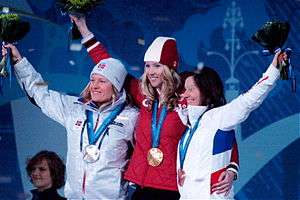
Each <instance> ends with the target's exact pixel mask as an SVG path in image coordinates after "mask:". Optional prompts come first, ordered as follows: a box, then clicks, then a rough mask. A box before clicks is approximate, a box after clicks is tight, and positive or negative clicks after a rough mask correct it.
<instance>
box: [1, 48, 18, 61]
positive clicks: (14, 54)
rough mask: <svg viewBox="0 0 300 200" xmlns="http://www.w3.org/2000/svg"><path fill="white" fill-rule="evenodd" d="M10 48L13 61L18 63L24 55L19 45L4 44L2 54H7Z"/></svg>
mask: <svg viewBox="0 0 300 200" xmlns="http://www.w3.org/2000/svg"><path fill="white" fill-rule="evenodd" d="M8 48H9V49H10V50H11V58H12V61H13V63H14V64H16V63H18V62H19V61H20V60H21V59H22V56H21V54H20V52H19V50H18V49H17V47H16V46H15V45H13V44H6V45H2V56H6V54H7V49H8Z"/></svg>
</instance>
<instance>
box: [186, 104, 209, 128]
mask: <svg viewBox="0 0 300 200" xmlns="http://www.w3.org/2000/svg"><path fill="white" fill-rule="evenodd" d="M206 110H207V106H191V105H188V107H187V116H188V120H189V122H190V125H192V126H194V125H195V123H196V121H197V120H198V118H199V117H200V116H201V115H202V114H203V113H204V112H205V111H206Z"/></svg>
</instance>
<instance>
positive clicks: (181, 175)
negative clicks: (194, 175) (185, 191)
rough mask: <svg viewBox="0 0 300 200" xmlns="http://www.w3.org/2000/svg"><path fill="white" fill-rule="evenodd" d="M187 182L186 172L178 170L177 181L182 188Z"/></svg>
mask: <svg viewBox="0 0 300 200" xmlns="http://www.w3.org/2000/svg"><path fill="white" fill-rule="evenodd" d="M184 180H185V172H184V171H183V170H182V169H178V171H177V181H178V185H179V186H180V187H182V186H183V184H184Z"/></svg>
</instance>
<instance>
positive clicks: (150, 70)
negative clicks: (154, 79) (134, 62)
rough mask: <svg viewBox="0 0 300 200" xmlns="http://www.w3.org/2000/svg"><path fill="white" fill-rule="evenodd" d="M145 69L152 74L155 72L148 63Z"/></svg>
mask: <svg viewBox="0 0 300 200" xmlns="http://www.w3.org/2000/svg"><path fill="white" fill-rule="evenodd" d="M147 69H148V73H149V74H154V73H155V69H154V67H153V66H151V65H150V66H149V67H148V68H147Z"/></svg>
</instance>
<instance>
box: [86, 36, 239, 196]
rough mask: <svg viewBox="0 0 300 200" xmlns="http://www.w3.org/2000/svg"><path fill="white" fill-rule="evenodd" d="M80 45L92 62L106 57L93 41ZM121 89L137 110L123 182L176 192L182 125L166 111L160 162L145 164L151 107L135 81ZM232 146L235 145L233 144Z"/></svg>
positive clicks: (148, 144) (234, 154) (103, 49)
mask: <svg viewBox="0 0 300 200" xmlns="http://www.w3.org/2000/svg"><path fill="white" fill-rule="evenodd" d="M84 45H85V46H86V48H87V49H88V52H89V55H90V56H91V58H92V59H93V61H94V62H95V63H98V62H100V61H101V60H102V59H105V58H109V57H110V55H109V54H108V53H107V51H106V50H105V48H104V47H103V46H102V45H101V44H100V43H98V42H97V41H96V40H95V38H92V39H91V40H89V41H88V42H86V43H85V44H84ZM125 88H126V90H127V91H128V92H129V93H130V94H131V96H132V97H133V100H134V103H135V104H136V105H137V106H138V107H139V108H140V114H139V117H138V120H137V122H136V128H135V147H134V151H133V155H132V157H131V159H130V162H129V166H128V169H127V170H126V172H125V176H124V177H125V179H127V180H128V181H131V182H133V183H136V184H138V185H140V186H142V187H143V186H146V187H152V188H157V189H164V190H173V191H178V189H177V180H176V177H177V175H176V155H177V145H178V142H179V140H180V138H181V136H182V134H183V132H184V130H185V128H186V127H185V125H184V124H183V123H182V121H181V120H180V118H179V116H178V114H177V112H176V111H170V110H169V111H168V113H167V117H166V118H165V120H164V123H163V126H162V128H161V134H160V144H159V148H160V149H161V150H162V152H163V154H164V159H163V161H162V163H161V164H160V165H159V166H157V167H152V166H150V165H149V164H148V162H147V153H148V151H149V149H150V148H151V120H152V111H151V107H150V106H149V105H148V104H147V100H146V97H145V96H144V95H143V94H142V93H141V90H140V87H139V80H137V79H134V78H129V79H128V80H127V81H126V84H125ZM160 111H161V107H160V108H159V110H158V117H159V115H160ZM235 147H237V146H236V145H235ZM232 161H233V162H235V163H238V156H237V148H234V150H233V156H232Z"/></svg>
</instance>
